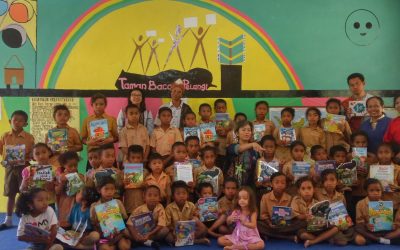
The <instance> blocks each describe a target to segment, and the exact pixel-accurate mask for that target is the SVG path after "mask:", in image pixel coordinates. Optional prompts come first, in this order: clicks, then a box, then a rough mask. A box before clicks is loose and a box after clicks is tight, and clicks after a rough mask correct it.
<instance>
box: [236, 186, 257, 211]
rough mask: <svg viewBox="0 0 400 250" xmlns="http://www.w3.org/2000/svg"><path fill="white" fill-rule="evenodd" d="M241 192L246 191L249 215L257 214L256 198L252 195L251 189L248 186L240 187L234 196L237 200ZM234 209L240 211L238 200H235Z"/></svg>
mask: <svg viewBox="0 0 400 250" xmlns="http://www.w3.org/2000/svg"><path fill="white" fill-rule="evenodd" d="M241 191H246V192H247V193H248V194H249V202H248V207H249V212H250V214H252V213H255V212H257V201H256V196H255V195H254V192H253V189H251V188H250V187H248V186H242V187H241V188H240V189H239V191H238V192H237V194H236V197H237V198H238V197H239V193H240V192H241ZM235 209H240V206H239V199H235Z"/></svg>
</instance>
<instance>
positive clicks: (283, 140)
mask: <svg viewBox="0 0 400 250" xmlns="http://www.w3.org/2000/svg"><path fill="white" fill-rule="evenodd" d="M294 115H295V111H294V109H293V108H291V107H286V108H283V109H282V110H281V125H280V126H279V127H277V128H275V130H274V134H273V136H274V138H275V140H276V144H277V148H276V156H277V158H278V159H281V160H284V161H289V160H291V157H290V144H291V143H292V142H294V141H295V140H297V138H298V136H299V129H298V128H295V127H293V126H292V121H293V119H294Z"/></svg>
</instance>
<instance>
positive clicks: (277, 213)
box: [271, 206, 292, 227]
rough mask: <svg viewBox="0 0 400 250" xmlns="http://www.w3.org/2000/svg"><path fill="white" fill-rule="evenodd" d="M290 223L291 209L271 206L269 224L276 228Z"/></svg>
mask: <svg viewBox="0 0 400 250" xmlns="http://www.w3.org/2000/svg"><path fill="white" fill-rule="evenodd" d="M291 221H292V208H291V207H283V206H273V207H272V216H271V222H272V225H274V226H278V227H286V226H289V225H290V224H291Z"/></svg>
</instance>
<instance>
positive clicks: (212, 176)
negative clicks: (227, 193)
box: [197, 167, 222, 194]
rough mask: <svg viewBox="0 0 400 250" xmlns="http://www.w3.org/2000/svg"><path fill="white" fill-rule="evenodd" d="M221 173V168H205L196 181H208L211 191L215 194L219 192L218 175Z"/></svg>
mask: <svg viewBox="0 0 400 250" xmlns="http://www.w3.org/2000/svg"><path fill="white" fill-rule="evenodd" d="M221 174H222V170H221V169H220V168H218V167H214V168H212V169H207V170H205V171H203V172H202V173H201V174H200V175H199V176H198V178H197V182H198V183H202V182H208V183H210V184H211V185H212V186H213V191H214V193H215V194H218V193H219V184H221V183H218V177H219V175H221Z"/></svg>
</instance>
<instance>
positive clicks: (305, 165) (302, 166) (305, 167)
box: [292, 161, 311, 181]
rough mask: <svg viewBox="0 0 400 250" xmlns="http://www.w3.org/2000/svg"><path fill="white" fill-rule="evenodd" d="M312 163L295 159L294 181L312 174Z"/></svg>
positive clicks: (293, 167) (293, 166) (293, 168)
mask: <svg viewBox="0 0 400 250" xmlns="http://www.w3.org/2000/svg"><path fill="white" fill-rule="evenodd" d="M310 169H311V164H310V163H309V162H306V161H294V162H293V165H292V173H293V176H294V181H297V180H298V179H300V178H301V177H303V176H307V175H309V174H310Z"/></svg>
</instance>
